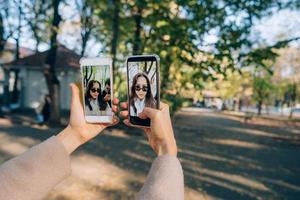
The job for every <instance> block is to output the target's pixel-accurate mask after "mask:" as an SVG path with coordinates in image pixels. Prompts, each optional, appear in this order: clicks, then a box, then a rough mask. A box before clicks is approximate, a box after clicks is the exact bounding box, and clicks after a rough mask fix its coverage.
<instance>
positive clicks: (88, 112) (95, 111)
mask: <svg viewBox="0 0 300 200" xmlns="http://www.w3.org/2000/svg"><path fill="white" fill-rule="evenodd" d="M106 103H107V102H106ZM90 104H91V106H92V110H90V109H89V107H88V106H86V109H85V114H86V115H102V116H103V115H112V110H111V108H110V107H109V105H108V103H107V106H106V109H105V110H103V111H102V110H100V109H99V108H100V107H99V102H98V99H92V100H90Z"/></svg>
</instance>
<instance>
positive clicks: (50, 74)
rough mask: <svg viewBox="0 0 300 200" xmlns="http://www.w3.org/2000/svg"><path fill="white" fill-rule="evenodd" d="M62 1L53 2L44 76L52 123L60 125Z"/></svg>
mask: <svg viewBox="0 0 300 200" xmlns="http://www.w3.org/2000/svg"><path fill="white" fill-rule="evenodd" d="M60 2H61V0H52V8H53V18H52V23H51V37H50V50H49V52H48V55H47V57H46V60H45V67H44V76H45V79H46V83H47V86H48V90H49V95H50V99H51V103H50V110H51V111H50V122H51V123H58V124H59V123H60V85H59V80H58V78H57V75H56V70H55V63H56V51H57V47H58V42H57V34H58V30H59V23H60V21H61V16H60V14H59V12H58V8H59V4H60Z"/></svg>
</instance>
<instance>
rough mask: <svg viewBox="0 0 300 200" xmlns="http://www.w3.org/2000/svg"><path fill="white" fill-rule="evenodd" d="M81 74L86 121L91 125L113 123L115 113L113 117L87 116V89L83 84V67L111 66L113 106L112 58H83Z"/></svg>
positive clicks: (111, 77) (81, 60)
mask: <svg viewBox="0 0 300 200" xmlns="http://www.w3.org/2000/svg"><path fill="white" fill-rule="evenodd" d="M79 63H80V74H81V85H82V102H83V108H84V117H85V120H86V121H87V122H89V123H112V120H113V116H114V112H112V115H111V116H109V115H106V116H99V115H97V116H95V115H85V109H86V108H85V98H84V94H85V88H84V84H83V67H84V66H101V65H109V70H110V94H111V105H112V104H113V101H112V100H113V69H112V59H111V58H110V57H96V58H85V57H84V58H81V59H80V61H79Z"/></svg>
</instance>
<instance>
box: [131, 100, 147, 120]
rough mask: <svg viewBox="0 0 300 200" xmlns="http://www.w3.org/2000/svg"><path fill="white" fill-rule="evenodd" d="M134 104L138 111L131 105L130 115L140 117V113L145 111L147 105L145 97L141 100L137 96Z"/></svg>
mask: <svg viewBox="0 0 300 200" xmlns="http://www.w3.org/2000/svg"><path fill="white" fill-rule="evenodd" d="M134 105H135V107H136V113H135V112H134V109H133V106H130V115H131V116H135V117H138V115H139V114H140V113H141V112H143V110H144V107H145V99H143V100H140V99H138V98H136V99H135V100H134Z"/></svg>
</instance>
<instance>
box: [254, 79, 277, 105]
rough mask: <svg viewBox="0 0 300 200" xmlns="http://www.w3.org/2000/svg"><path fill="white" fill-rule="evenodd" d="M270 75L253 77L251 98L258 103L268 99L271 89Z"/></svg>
mask: <svg viewBox="0 0 300 200" xmlns="http://www.w3.org/2000/svg"><path fill="white" fill-rule="evenodd" d="M273 88H274V87H273V85H272V83H271V80H270V77H254V79H253V98H254V100H255V101H257V102H258V103H264V102H266V101H268V100H269V97H270V94H271V92H272V90H273Z"/></svg>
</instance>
